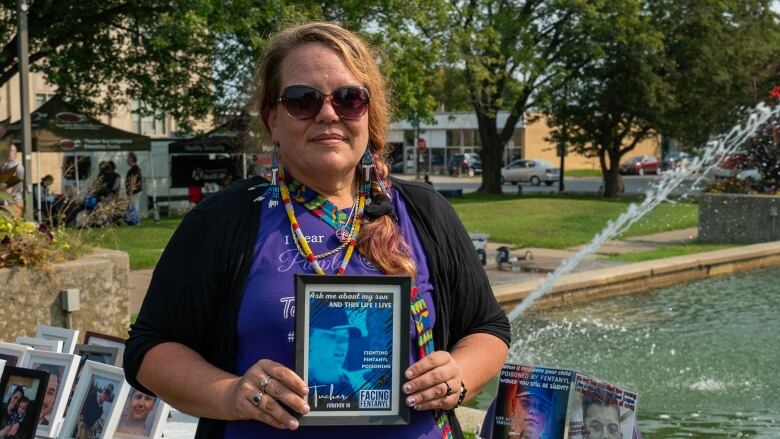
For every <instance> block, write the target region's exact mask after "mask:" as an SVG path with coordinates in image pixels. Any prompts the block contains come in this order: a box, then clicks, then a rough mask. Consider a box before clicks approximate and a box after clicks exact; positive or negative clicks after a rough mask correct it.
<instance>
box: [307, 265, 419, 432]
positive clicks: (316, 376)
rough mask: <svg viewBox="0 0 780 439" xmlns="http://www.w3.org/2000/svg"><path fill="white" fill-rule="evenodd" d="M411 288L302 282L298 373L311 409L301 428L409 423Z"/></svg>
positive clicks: (398, 280)
mask: <svg viewBox="0 0 780 439" xmlns="http://www.w3.org/2000/svg"><path fill="white" fill-rule="evenodd" d="M411 287H412V279H411V277H409V276H317V275H306V274H297V275H296V276H295V308H296V312H295V329H296V332H295V371H296V373H297V374H298V375H299V376H300V377H302V378H303V380H304V381H305V382H307V384H308V385H309V395H308V397H307V398H308V403H309V406H310V408H311V410H310V412H309V413H308V414H307V415H305V416H303V417H301V418H300V424H301V425H306V426H314V425H406V424H408V423H409V407H407V406H406V404H405V402H404V395H403V392H402V391H401V387H402V386H403V385H404V383H406V378H405V376H404V371H405V370H406V368H407V367H409V349H410V347H409V344H410V340H409V319H410V317H409V313H410V292H411ZM312 357H316V359H313V358H312Z"/></svg>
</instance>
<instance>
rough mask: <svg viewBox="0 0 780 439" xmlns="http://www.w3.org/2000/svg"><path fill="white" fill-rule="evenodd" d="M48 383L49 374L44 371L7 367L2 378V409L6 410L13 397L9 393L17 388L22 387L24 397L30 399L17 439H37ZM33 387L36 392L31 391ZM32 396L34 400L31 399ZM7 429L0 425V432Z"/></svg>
mask: <svg viewBox="0 0 780 439" xmlns="http://www.w3.org/2000/svg"><path fill="white" fill-rule="evenodd" d="M21 381H24V382H25V384H27V383H30V385H27V386H24V385H22V384H21V383H20V382H21ZM48 382H49V373H48V372H46V371H43V370H33V369H27V368H24V367H14V366H6V367H5V368H4V369H3V375H2V377H1V378H0V409H2V410H6V404H8V403H9V402H10V398H9V396H10V397H13V395H12V394H11V393H9V392H13V391H14V389H15V388H16V387H17V386H21V387H22V389H23V395H24V396H25V397H26V398H28V399H30V401H29V402H28V405H27V410H26V413H25V416H24V420H23V421H22V422H21V423H20V424H19V427H18V431H17V433H16V436H15V438H16V439H34V438H35V432H36V430H37V424H36V423H37V421H38V415H40V413H41V407H43V397H44V395H45V393H46V386H47V384H48ZM33 387H34V390H32V391H30V390H29V389H30V388H33ZM33 395H34V396H33ZM31 396H32V398H30V397H31ZM7 399H8V400H7ZM5 427H6V425H0V431H2V430H3V428H5Z"/></svg>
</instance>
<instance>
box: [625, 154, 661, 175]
mask: <svg viewBox="0 0 780 439" xmlns="http://www.w3.org/2000/svg"><path fill="white" fill-rule="evenodd" d="M660 167H661V162H659V161H658V158H657V157H653V156H651V155H639V156H636V157H631V158H630V159H628V161H627V162H625V163H623V166H621V167H620V173H621V174H622V175H627V174H636V175H645V174H657V173H658V169H659V168H660Z"/></svg>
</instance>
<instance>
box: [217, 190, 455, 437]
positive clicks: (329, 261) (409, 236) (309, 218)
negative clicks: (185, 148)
mask: <svg viewBox="0 0 780 439" xmlns="http://www.w3.org/2000/svg"><path fill="white" fill-rule="evenodd" d="M394 194H395V196H393V202H394V204H395V209H396V214H397V215H398V219H399V226H400V228H401V232H402V234H403V237H404V239H405V240H406V242H407V243H408V244H409V246H410V247H411V249H412V255H413V257H414V261H415V263H416V265H417V278H416V280H415V284H416V285H417V287H418V288H419V289H420V291H421V293H422V295H423V298H424V299H425V303H426V304H427V306H428V311H429V315H430V319H431V325H433V324H434V322H435V319H436V315H435V311H434V306H433V299H432V297H431V292H432V289H433V287H432V285H431V282H430V279H429V275H428V266H427V262H426V258H425V252H424V251H423V248H422V245H421V244H420V240H419V237H418V236H417V232H416V231H415V230H414V227H413V225H412V222H411V220H410V219H409V215H408V214H407V211H406V207H405V205H404V202H403V200H401V197H400V196H398V195H397V192H396V193H394ZM293 205H294V208H295V216H296V218H297V219H298V223H299V224H300V227H301V231H302V232H303V234H304V235H305V236H307V237H308V239H307V240H308V241H309V246H310V247H311V249H312V251H313V252H314V253H315V254H320V253H324V252H326V251H328V250H330V249H333V248H335V247H337V246H338V245H339V241H338V239H337V238H336V236H335V230H334V229H333V228H332V227H331V226H329V225H328V224H326V223H325V222H324V221H322V220H321V219H319V218H317V217H316V216H315V215H314V214H312V213H311V212H309V211H308V210H307V209H306V207H305V206H303V205H301V204H300V203H295V202H294V203H293ZM347 213H349V212H348V211H347ZM343 257H344V250H342V251H340V252H338V253H337V254H335V255H332V256H328V257H325V258H322V259H321V260H319V263H320V266H321V267H322V269H323V270H325V272H326V273H327V274H335V272H336V270H337V269H338V267H339V265H340V264H341V261H342V260H343ZM296 273H308V274H314V270H313V269H312V267H311V264H309V263H308V261H306V259H305V258H304V257H303V256H301V255H300V253H298V250H297V249H296V247H295V243H294V242H293V234H292V232H291V231H290V222H289V220H288V218H287V214H286V212H285V210H284V207H283V206H282V205H281V203H280V205H279V206H276V207H273V208H268V206H267V203H264V205H263V207H262V212H261V217H260V231H259V233H258V235H257V242H256V244H255V250H254V255H253V259H252V265H251V266H250V268H249V277H248V281H247V286H246V289H245V290H244V296H243V298H242V301H241V307H240V308H239V311H238V322H237V337H238V349H237V355H236V370H235V371H234V372H235V373H236V374H237V375H243V374H244V372H246V370H247V369H249V367H251V366H252V365H253V364H255V363H256V362H257V361H258V360H261V359H263V358H267V359H270V360H273V361H276V362H279V363H281V364H283V365H285V366H287V367H289V368H290V369H294V368H295V286H294V275H295V274H296ZM346 274H347V275H377V276H379V275H381V273H380V272H379V271H378V270H377V269H376V268H375V267H374V266H373V264H371V262H370V261H368V260H367V259H365V258H363V257H362V256H361V255H360V254H359V253H358V252H357V251H355V252H354V253H353V256H352V258H351V259H350V261H349V265H348V266H347V270H346ZM409 337H410V339H411V349H410V350H411V353H410V357H409V358H410V360H411V361H412V362H414V361H417V359H418V355H417V349H416V346H417V334H416V331H415V329H414V324H413V323H411V322H410V326H409ZM410 412H411V416H410V424H409V425H404V426H372V427H363V426H333V427H300V428H299V429H298V430H296V431H289V430H277V429H275V428H273V427H270V426H268V425H266V424H263V423H261V422H256V421H232V422H228V423H227V427H226V429H225V435H224V436H223V437H224V438H225V439H245V438H263V439H266V438H288V437H294V438H316V439H350V438H366V437H370V438H375V439H383V438H387V439H391V438H392V439H396V438H421V439H423V438H424V439H433V438H441V433H440V432H439V428H438V426H437V425H436V422H435V420H434V418H433V413H432V412H431V411H424V412H418V411H415V410H413V409H412V410H410Z"/></svg>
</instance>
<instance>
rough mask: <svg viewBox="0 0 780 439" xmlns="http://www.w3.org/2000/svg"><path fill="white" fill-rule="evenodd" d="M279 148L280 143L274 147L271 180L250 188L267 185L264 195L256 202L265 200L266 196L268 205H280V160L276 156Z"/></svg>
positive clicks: (256, 199) (251, 189)
mask: <svg viewBox="0 0 780 439" xmlns="http://www.w3.org/2000/svg"><path fill="white" fill-rule="evenodd" d="M278 150H279V145H276V148H274V152H273V156H272V160H271V181H270V182H265V183H260V184H258V185H256V186H252V187H251V188H249V190H250V191H253V190H255V189H261V188H264V187H267V189H266V190H265V192H263V195H260V196H259V197H257V198H255V200H254V201H255V202H258V201H263V200H265V199H266V198H267V199H268V207H269V208H271V207H274V206H278V205H279V181H278V180H279V160H278V159H277V157H276V152H277V151H278Z"/></svg>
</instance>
